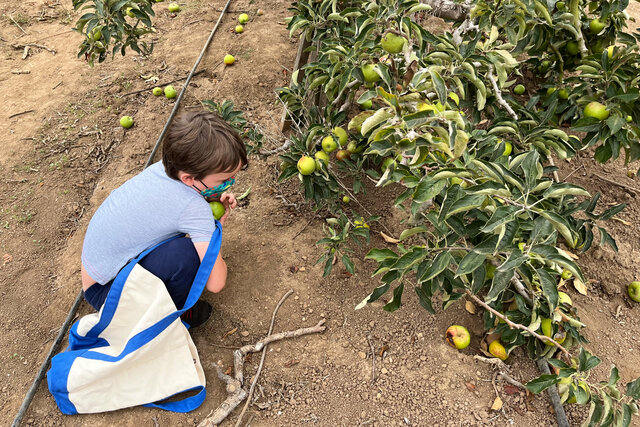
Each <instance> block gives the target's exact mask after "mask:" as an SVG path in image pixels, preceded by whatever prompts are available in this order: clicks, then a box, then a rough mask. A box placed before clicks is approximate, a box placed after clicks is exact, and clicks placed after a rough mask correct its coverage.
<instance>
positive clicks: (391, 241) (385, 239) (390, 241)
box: [380, 231, 400, 243]
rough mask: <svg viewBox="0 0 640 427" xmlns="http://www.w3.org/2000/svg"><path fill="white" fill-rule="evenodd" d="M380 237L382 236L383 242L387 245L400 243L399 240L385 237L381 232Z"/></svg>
mask: <svg viewBox="0 0 640 427" xmlns="http://www.w3.org/2000/svg"><path fill="white" fill-rule="evenodd" d="M380 235H381V236H382V238H383V239H384V241H385V242H387V243H400V240H398V239H394V238H393V237H391V236H387V235H386V234H384V233H383V232H382V231H381V232H380Z"/></svg>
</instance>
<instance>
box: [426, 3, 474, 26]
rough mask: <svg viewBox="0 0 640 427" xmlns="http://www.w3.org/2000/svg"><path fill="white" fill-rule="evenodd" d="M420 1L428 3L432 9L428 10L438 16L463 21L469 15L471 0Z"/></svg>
mask: <svg viewBox="0 0 640 427" xmlns="http://www.w3.org/2000/svg"><path fill="white" fill-rule="evenodd" d="M420 3H424V4H428V5H429V6H431V7H432V9H431V10H430V11H429V12H428V13H429V14H431V15H433V16H437V17H438V18H442V19H448V20H451V21H463V20H465V19H466V18H467V16H469V10H470V9H471V4H470V2H464V3H455V2H453V1H451V0H421V2H420Z"/></svg>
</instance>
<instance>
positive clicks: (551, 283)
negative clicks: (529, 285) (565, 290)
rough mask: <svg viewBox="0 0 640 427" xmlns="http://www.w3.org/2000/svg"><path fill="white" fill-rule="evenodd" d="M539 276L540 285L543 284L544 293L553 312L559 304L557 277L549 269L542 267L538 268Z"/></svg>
mask: <svg viewBox="0 0 640 427" xmlns="http://www.w3.org/2000/svg"><path fill="white" fill-rule="evenodd" d="M536 272H537V273H538V277H540V285H541V286H542V293H543V294H544V296H545V297H546V298H547V300H548V301H549V309H550V311H551V312H553V310H555V308H556V307H557V306H558V298H559V297H558V285H557V284H556V281H555V279H554V278H553V276H551V274H549V272H548V271H547V270H545V269H544V268H540V269H538V270H536Z"/></svg>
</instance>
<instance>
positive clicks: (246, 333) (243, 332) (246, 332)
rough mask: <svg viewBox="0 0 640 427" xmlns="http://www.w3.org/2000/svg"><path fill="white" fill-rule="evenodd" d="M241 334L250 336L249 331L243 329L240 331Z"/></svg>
mask: <svg viewBox="0 0 640 427" xmlns="http://www.w3.org/2000/svg"><path fill="white" fill-rule="evenodd" d="M240 335H242V336H243V337H248V336H249V331H242V332H240Z"/></svg>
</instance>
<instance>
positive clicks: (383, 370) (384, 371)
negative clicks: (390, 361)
mask: <svg viewBox="0 0 640 427" xmlns="http://www.w3.org/2000/svg"><path fill="white" fill-rule="evenodd" d="M380 372H381V373H382V374H383V375H386V374H388V373H389V370H388V369H387V368H382V369H380Z"/></svg>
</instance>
